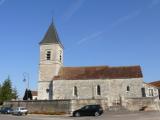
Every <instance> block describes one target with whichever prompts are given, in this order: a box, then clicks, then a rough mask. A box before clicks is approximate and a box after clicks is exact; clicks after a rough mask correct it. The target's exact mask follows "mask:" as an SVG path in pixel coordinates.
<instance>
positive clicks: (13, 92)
mask: <svg viewBox="0 0 160 120" xmlns="http://www.w3.org/2000/svg"><path fill="white" fill-rule="evenodd" d="M12 98H13V99H15V100H16V99H17V98H18V92H17V89H16V88H14V89H13V90H12Z"/></svg>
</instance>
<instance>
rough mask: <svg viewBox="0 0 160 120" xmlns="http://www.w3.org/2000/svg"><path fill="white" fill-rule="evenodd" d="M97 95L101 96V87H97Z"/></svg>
mask: <svg viewBox="0 0 160 120" xmlns="http://www.w3.org/2000/svg"><path fill="white" fill-rule="evenodd" d="M97 95H101V87H100V85H97Z"/></svg>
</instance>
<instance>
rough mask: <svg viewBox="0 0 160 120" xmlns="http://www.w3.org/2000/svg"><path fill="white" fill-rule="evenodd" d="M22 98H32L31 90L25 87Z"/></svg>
mask: <svg viewBox="0 0 160 120" xmlns="http://www.w3.org/2000/svg"><path fill="white" fill-rule="evenodd" d="M23 100H32V92H31V90H28V89H26V91H25V93H24V97H23Z"/></svg>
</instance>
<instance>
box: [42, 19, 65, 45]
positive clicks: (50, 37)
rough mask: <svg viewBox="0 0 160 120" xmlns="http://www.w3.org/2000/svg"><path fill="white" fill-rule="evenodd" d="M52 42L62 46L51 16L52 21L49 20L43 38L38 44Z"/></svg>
mask: <svg viewBox="0 0 160 120" xmlns="http://www.w3.org/2000/svg"><path fill="white" fill-rule="evenodd" d="M52 43H55V44H60V45H61V47H63V45H62V43H61V41H60V39H59V37H58V33H57V30H56V27H55V24H54V21H53V18H52V22H51V24H50V26H49V28H48V30H47V32H46V34H45V36H44V38H43V40H42V41H41V42H40V45H44V44H52Z"/></svg>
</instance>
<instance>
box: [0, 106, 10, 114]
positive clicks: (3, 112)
mask: <svg viewBox="0 0 160 120" xmlns="http://www.w3.org/2000/svg"><path fill="white" fill-rule="evenodd" d="M12 111H13V109H12V108H10V107H2V108H1V109H0V113H1V114H11V113H12Z"/></svg>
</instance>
